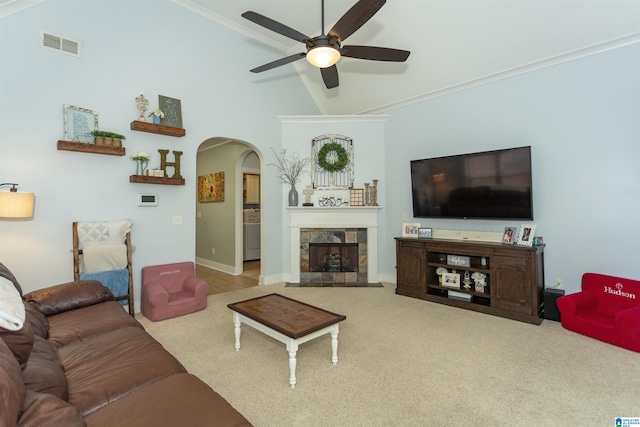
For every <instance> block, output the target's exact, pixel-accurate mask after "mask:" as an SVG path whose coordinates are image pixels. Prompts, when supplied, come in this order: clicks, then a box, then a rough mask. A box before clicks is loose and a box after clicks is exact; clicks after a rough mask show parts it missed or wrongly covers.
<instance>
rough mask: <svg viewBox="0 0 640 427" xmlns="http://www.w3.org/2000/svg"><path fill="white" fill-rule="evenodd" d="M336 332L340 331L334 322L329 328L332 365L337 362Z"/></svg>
mask: <svg viewBox="0 0 640 427" xmlns="http://www.w3.org/2000/svg"><path fill="white" fill-rule="evenodd" d="M338 332H340V327H339V326H338V324H337V323H336V324H335V325H334V326H333V329H331V353H332V355H331V363H333V364H334V365H337V364H338Z"/></svg>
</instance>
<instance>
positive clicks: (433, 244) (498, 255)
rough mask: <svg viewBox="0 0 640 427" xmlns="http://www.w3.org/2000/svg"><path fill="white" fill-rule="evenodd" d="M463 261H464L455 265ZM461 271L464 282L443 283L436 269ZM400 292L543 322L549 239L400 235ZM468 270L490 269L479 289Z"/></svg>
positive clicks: (512, 317)
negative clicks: (523, 242)
mask: <svg viewBox="0 0 640 427" xmlns="http://www.w3.org/2000/svg"><path fill="white" fill-rule="evenodd" d="M454 263H457V264H458V265H454ZM439 267H442V268H445V269H446V270H447V272H448V273H453V272H454V271H453V270H455V274H459V275H460V276H459V281H458V284H459V287H457V288H452V287H450V286H452V285H451V284H449V285H448V286H443V284H442V283H441V281H440V280H439V279H440V277H441V276H439V275H438V274H437V273H436V271H437V269H438V268H439ZM396 269H397V285H396V294H398V295H405V296H408V297H413V298H419V299H423V300H427V301H433V302H437V303H441V304H447V305H451V306H454V307H460V308H465V309H468V310H474V311H479V312H482V313H488V314H493V315H496V316H502V317H506V318H509V319H514V320H519V321H522V322H528V323H533V324H536V325H539V324H540V323H542V318H543V312H544V299H543V292H544V245H541V246H533V247H527V246H516V245H503V244H500V243H487V242H476V241H460V240H444V239H415V238H414V239H411V238H399V237H397V238H396ZM465 272H468V273H469V276H472V275H473V273H475V272H478V273H482V274H484V275H485V282H486V284H485V286H484V287H483V289H481V290H479V291H478V292H476V289H475V285H474V282H473V281H471V284H470V287H467V288H465V287H464V283H463V280H464V276H465Z"/></svg>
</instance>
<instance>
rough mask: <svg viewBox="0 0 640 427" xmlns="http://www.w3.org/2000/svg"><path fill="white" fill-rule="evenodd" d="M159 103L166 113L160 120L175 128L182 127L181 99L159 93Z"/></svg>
mask: <svg viewBox="0 0 640 427" xmlns="http://www.w3.org/2000/svg"><path fill="white" fill-rule="evenodd" d="M158 105H159V107H160V110H162V112H163V113H164V117H163V118H162V120H161V121H160V123H161V124H163V125H165V126H170V127H174V128H182V107H181V106H180V100H179V99H175V98H169V97H168V96H163V95H158Z"/></svg>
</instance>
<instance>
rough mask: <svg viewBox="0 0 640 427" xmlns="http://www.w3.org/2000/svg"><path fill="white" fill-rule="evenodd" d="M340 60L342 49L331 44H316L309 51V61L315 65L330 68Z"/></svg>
mask: <svg viewBox="0 0 640 427" xmlns="http://www.w3.org/2000/svg"><path fill="white" fill-rule="evenodd" d="M339 60H340V51H339V50H338V49H336V48H334V47H331V46H316V47H314V48H312V49H309V51H308V52H307V61H309V63H310V64H311V65H313V66H314V67H318V68H328V67H331V66H332V65H335V64H336V63H337V62H338V61H339Z"/></svg>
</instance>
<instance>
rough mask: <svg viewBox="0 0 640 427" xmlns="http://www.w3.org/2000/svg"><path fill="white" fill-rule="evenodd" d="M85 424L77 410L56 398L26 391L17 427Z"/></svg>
mask: <svg viewBox="0 0 640 427" xmlns="http://www.w3.org/2000/svg"><path fill="white" fill-rule="evenodd" d="M86 425H87V424H86V423H85V421H84V418H83V417H82V416H81V415H80V413H79V412H78V408H76V407H75V406H73V405H70V404H69V403H67V402H65V401H64V400H61V399H59V398H58V397H56V396H54V395H52V394H47V393H38V392H35V391H33V390H28V391H27V395H26V398H25V400H24V407H23V412H22V414H21V415H20V418H19V419H18V427H35V426H38V427H59V426H65V427H83V426H86Z"/></svg>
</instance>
